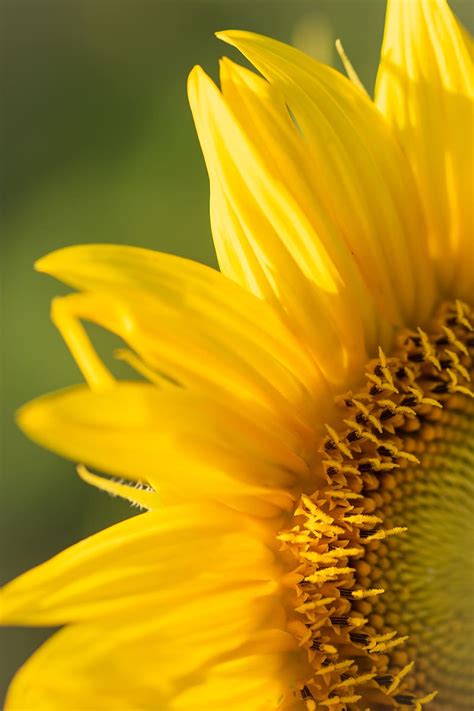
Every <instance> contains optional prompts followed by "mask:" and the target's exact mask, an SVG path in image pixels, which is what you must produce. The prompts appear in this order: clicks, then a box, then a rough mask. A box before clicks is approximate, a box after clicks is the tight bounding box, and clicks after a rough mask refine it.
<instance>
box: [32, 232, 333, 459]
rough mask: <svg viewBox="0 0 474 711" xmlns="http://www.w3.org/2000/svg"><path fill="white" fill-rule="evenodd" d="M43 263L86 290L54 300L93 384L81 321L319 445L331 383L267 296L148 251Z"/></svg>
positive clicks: (112, 250)
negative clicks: (320, 406) (319, 405)
mask: <svg viewBox="0 0 474 711" xmlns="http://www.w3.org/2000/svg"><path fill="white" fill-rule="evenodd" d="M38 268H39V269H41V270H42V271H45V272H48V273H50V274H52V275H54V276H56V277H58V278H61V279H62V280H63V281H66V283H68V284H71V285H72V286H75V287H78V288H81V289H85V290H87V293H84V294H76V295H71V296H68V297H66V298H65V299H57V300H55V302H54V304H53V318H54V320H55V322H56V324H57V325H58V327H59V328H60V330H61V332H62V333H63V335H64V337H65V339H66V340H67V342H68V344H69V346H70V347H71V350H72V352H73V354H74V356H75V357H76V360H77V362H78V364H79V366H80V367H81V369H82V371H83V373H84V374H85V376H86V378H87V379H88V380H89V382H90V383H91V385H92V386H93V387H94V386H95V385H96V382H98V380H99V379H98V378H93V379H92V380H91V379H90V378H89V377H88V376H89V374H90V373H91V372H95V370H94V367H91V365H90V360H89V358H88V354H89V352H90V345H87V346H84V345H83V339H84V337H85V334H84V333H82V334H81V338H80V339H79V340H78V339H77V333H78V327H77V324H78V323H79V320H80V319H85V320H89V321H93V322H95V323H98V324H99V325H101V326H103V327H104V328H107V329H109V330H111V331H113V332H114V333H116V334H117V335H119V336H120V337H121V338H123V339H124V340H125V341H127V343H128V344H129V345H130V346H131V347H132V348H133V349H134V350H135V351H136V352H137V353H138V354H139V355H140V357H141V358H142V359H143V360H144V361H145V362H146V363H147V365H148V366H151V367H152V368H153V369H154V370H155V371H156V372H157V373H166V374H167V375H168V376H169V377H171V378H172V379H173V380H175V381H178V382H180V383H181V384H183V385H185V386H186V387H189V388H191V389H193V390H194V391H198V390H199V391H201V392H203V394H208V395H209V396H212V397H213V398H217V397H218V396H219V393H221V397H222V398H223V399H224V401H225V402H226V401H227V400H228V398H229V396H231V397H232V398H234V399H235V401H236V402H237V401H239V400H240V401H241V402H242V408H243V409H244V410H248V409H249V408H248V404H249V400H250V401H253V402H255V404H256V405H258V406H259V407H260V408H262V407H263V408H264V409H265V410H266V411H267V413H268V415H269V416H271V417H272V418H273V419H274V420H275V419H276V420H278V419H279V420H280V423H281V424H283V426H284V427H285V428H286V430H287V431H288V432H290V431H291V432H297V433H299V434H298V436H299V437H300V438H306V439H307V448H308V449H309V450H312V449H314V431H315V429H316V426H317V423H318V421H319V418H318V417H317V413H316V408H315V402H316V401H317V400H318V399H320V398H321V396H324V395H325V394H326V385H325V383H324V380H323V378H322V376H321V374H320V373H319V371H318V369H317V366H316V365H315V364H314V362H312V361H311V359H310V358H309V355H308V354H307V352H305V350H304V348H303V347H302V345H301V344H300V343H298V341H297V340H296V339H295V337H294V336H292V334H291V332H290V331H289V330H288V329H287V328H286V327H285V326H284V325H283V324H282V323H281V321H280V320H279V319H278V317H277V316H276V314H275V313H274V312H273V310H272V309H271V308H270V307H269V306H268V305H267V304H265V303H264V302H263V301H261V300H259V299H256V298H255V297H253V296H252V295H251V294H248V293H246V292H245V291H244V290H242V289H240V288H239V287H238V286H236V285H234V284H233V283H232V282H230V281H229V280H227V279H225V278H224V277H223V276H222V275H220V274H218V273H217V272H215V271H214V270H212V269H209V268H208V267H204V266H202V265H199V264H195V263H193V262H190V261H189V260H184V259H180V258H178V257H172V256H171V255H165V254H159V253H154V252H150V251H148V250H140V249H134V248H127V247H115V246H110V245H85V246H83V247H71V248H67V249H64V250H60V251H58V252H55V253H53V254H50V255H48V256H47V257H45V258H43V259H42V260H40V262H39V263H38ZM97 292H99V293H97ZM71 334H72V336H71ZM84 354H86V356H85V357H84ZM92 362H93V364H95V360H93V361H92ZM308 438H309V439H308Z"/></svg>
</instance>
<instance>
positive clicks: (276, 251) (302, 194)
mask: <svg viewBox="0 0 474 711" xmlns="http://www.w3.org/2000/svg"><path fill="white" fill-rule="evenodd" d="M230 66H231V65H229V63H226V64H224V65H223V67H227V70H226V71H227V74H229V73H230V71H231V70H230ZM232 72H233V73H235V70H232ZM224 76H225V75H224ZM259 81H260V82H262V81H263V80H261V79H260V80H259ZM233 83H234V84H236V83H237V82H236V81H234V82H233ZM188 86H189V98H190V103H191V107H192V109H193V114H194V119H195V122H196V126H197V129H198V133H199V137H200V141H201V145H202V148H203V151H204V156H205V158H206V163H207V167H208V172H209V176H210V183H211V223H212V229H213V235H214V239H215V241H216V246H217V250H218V254H219V255H220V257H221V259H220V262H221V267H222V268H223V269H226V271H227V273H228V274H229V276H231V277H232V278H233V279H236V280H238V281H240V283H242V285H243V286H245V287H247V288H250V289H252V290H253V291H254V292H255V293H256V294H257V295H259V296H262V297H263V298H265V299H266V300H267V301H268V302H269V303H272V304H273V305H274V307H275V308H276V309H279V312H280V314H281V317H282V319H283V320H285V321H286V323H287V324H288V327H289V328H291V329H292V330H293V331H294V333H295V334H296V335H297V336H298V337H299V338H300V339H301V340H302V341H303V342H304V343H305V345H306V346H307V348H308V349H309V350H310V353H311V354H312V357H313V358H314V360H315V361H316V362H317V363H318V364H319V365H320V367H321V368H322V370H323V372H324V375H325V377H326V378H327V379H328V380H329V381H330V382H331V383H332V384H333V385H334V387H336V388H341V387H344V386H345V384H346V381H347V378H348V372H350V371H351V369H355V368H359V367H361V365H362V362H363V360H364V351H365V345H364V335H365V329H364V328H363V327H362V326H361V322H360V318H359V315H358V314H357V313H351V317H350V318H349V316H348V314H347V310H346V311H345V310H344V307H345V306H346V307H347V303H348V302H349V301H350V298H349V294H348V293H347V291H348V290H349V291H350V293H351V295H352V304H353V303H354V301H358V302H361V303H362V304H365V303H366V302H368V299H367V298H365V299H359V298H354V290H355V293H357V294H360V293H361V289H362V286H361V280H360V277H359V276H358V272H357V270H354V268H353V266H352V263H353V260H352V257H351V255H350V253H349V251H348V249H347V247H346V246H345V245H343V244H342V243H341V240H340V239H338V233H337V231H335V230H334V226H333V223H332V221H330V220H328V219H327V217H326V216H325V215H324V214H321V213H318V212H317V211H315V209H314V204H315V201H314V199H313V195H312V194H311V190H310V188H309V187H308V185H307V184H306V185H305V176H304V159H302V156H303V147H302V146H301V147H299V149H298V151H295V150H294V143H295V141H294V140H293V141H292V139H293V138H295V136H292V133H295V130H294V126H293V127H292V126H291V125H289V126H285V124H284V121H283V119H282V118H280V120H278V119H277V118H273V117H272V113H277V108H278V105H276V108H274V111H273V112H272V111H268V110H267V111H266V113H265V109H266V108H267V107H268V106H270V107H271V106H272V104H268V102H266V103H265V96H264V95H263V96H262V92H258V93H257V92H255V95H254V97H252V96H251V97H250V98H249V99H248V102H247V105H249V104H250V105H251V106H252V109H253V112H252V114H250V116H249V115H246V112H245V109H244V107H245V104H241V105H240V111H239V113H238V115H236V114H235V112H234V111H233V110H232V109H231V107H230V106H229V104H233V105H238V104H239V101H238V98H237V99H236V97H235V96H234V94H235V93H236V92H237V90H235V89H234V90H233V91H231V90H230V86H231V82H230V80H229V77H227V79H226V81H225V83H224V86H225V88H226V96H227V97H229V98H228V99H227V100H226V96H222V95H221V94H220V92H219V91H218V90H217V88H216V87H215V86H214V84H213V83H212V82H211V80H210V79H209V78H208V77H207V76H206V75H205V74H204V73H203V72H202V70H200V69H199V68H195V70H193V72H192V73H191V75H190V77H189V85H188ZM253 89H254V87H250V88H248V83H246V84H243V85H241V86H239V90H240V92H242V93H244V92H246V91H247V93H249V92H251V91H253ZM252 102H253V103H252ZM257 102H260V103H257ZM264 103H265V108H264V107H263V104H264ZM255 105H256V106H255ZM233 108H235V106H233ZM258 108H261V111H260V112H259V111H258ZM256 109H257V110H256ZM285 110H286V109H285ZM247 114H248V112H247ZM255 114H257V115H258V117H259V118H260V123H261V124H262V125H266V129H267V130H266V131H265V132H266V134H267V137H266V139H265V140H264V141H260V142H259V141H255V140H254V139H253V133H250V132H249V133H247V131H246V129H248V127H249V124H251V123H254V121H252V119H253V118H254V116H255ZM255 123H257V125H258V121H257V120H255ZM287 134H289V135H287ZM250 136H252V138H251V137H250ZM275 164H276V165H278V166H279V169H278V171H277V170H276V168H275ZM292 176H294V185H293V184H292ZM290 186H291V187H290ZM323 223H324V225H323ZM318 227H319V228H320V230H321V231H322V232H323V234H324V236H326V237H327V240H326V243H324V241H323V240H322V238H321V235H320V234H319V233H318V229H317V228H318ZM328 246H329V247H332V249H333V252H337V253H338V256H339V263H336V261H335V260H334V258H333V255H331V253H330V251H329V247H328ZM222 255H224V256H223V257H222ZM229 255H230V256H229ZM239 263H240V265H244V266H243V268H242V267H241V266H237V268H234V265H236V264H237V265H239ZM242 274H243V278H242ZM348 275H350V277H349V276H348ZM349 285H350V286H349ZM364 295H365V297H366V296H367V295H366V294H364ZM362 312H363V311H362ZM357 358H358V359H359V361H360V362H358V363H356V364H354V362H353V361H354V359H357Z"/></svg>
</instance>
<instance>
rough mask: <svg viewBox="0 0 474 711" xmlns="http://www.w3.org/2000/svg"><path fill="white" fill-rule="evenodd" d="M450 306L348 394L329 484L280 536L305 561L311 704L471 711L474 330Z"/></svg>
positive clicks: (302, 633) (322, 465)
mask: <svg viewBox="0 0 474 711" xmlns="http://www.w3.org/2000/svg"><path fill="white" fill-rule="evenodd" d="M471 324H472V313H471V310H470V308H469V307H468V306H467V305H465V304H463V303H461V302H459V301H457V302H455V303H448V304H444V305H443V306H442V307H441V308H440V310H439V312H438V314H437V315H436V317H435V318H434V319H433V321H432V323H431V326H430V327H429V329H427V330H426V331H425V330H421V329H416V330H403V331H402V332H400V333H399V334H398V337H397V339H396V342H395V346H394V348H393V352H392V353H391V355H390V357H387V356H386V355H385V354H384V353H383V352H382V351H379V354H378V358H377V359H374V360H373V361H371V362H370V363H369V365H368V368H367V374H366V376H367V377H366V383H365V385H364V386H363V387H361V388H360V391H358V392H354V393H352V392H350V393H347V394H346V395H344V397H342V398H339V399H338V405H339V409H340V423H341V424H340V425H338V424H337V423H334V422H333V423H331V426H328V427H327V435H326V436H325V437H324V439H323V441H322V442H321V447H320V454H321V458H320V462H319V464H318V470H317V471H316V472H315V480H316V481H318V482H321V485H320V486H319V487H318V489H317V490H315V491H313V492H311V493H307V494H303V495H302V497H301V500H300V501H299V503H298V505H297V507H296V508H295V511H294V518H293V521H292V523H291V527H290V528H289V529H288V530H285V531H282V533H281V534H280V536H279V539H280V541H281V543H282V548H283V549H284V550H285V551H286V552H285V555H288V556H289V559H291V560H292V561H293V564H296V567H295V573H296V578H295V577H293V581H294V580H295V579H296V580H297V581H298V582H297V583H296V586H295V587H294V589H293V591H292V594H293V596H294V602H295V604H294V610H295V613H294V616H293V617H292V619H291V622H290V623H289V625H290V629H291V631H292V632H293V634H294V635H296V637H297V638H298V641H299V644H300V646H302V647H305V648H306V653H307V660H308V673H307V677H306V678H304V679H302V686H301V688H300V690H299V692H298V695H299V698H300V699H302V700H303V701H304V703H305V704H306V706H307V708H308V709H309V710H312V709H315V708H328V709H332V710H334V711H343V710H344V709H347V710H348V711H349V709H350V710H351V711H379V710H381V711H383V709H386V708H399V709H404V708H409V709H415V710H416V711H420V710H421V709H422V708H423V707H424V706H425V704H428V703H429V702H432V703H430V709H444V710H451V711H462V710H466V711H467V709H470V708H471V707H472V697H473V692H474V682H473V675H472V669H471V660H472V657H473V653H474V649H473V640H474V626H473V625H474V623H473V618H474V616H473V609H472V583H473V580H472V570H473V564H472V560H471V558H470V556H472V540H473V535H472V534H473V531H472V525H473V524H472V522H473V520H474V516H473V514H474V512H473V511H472V501H473V496H472V492H473V487H474V481H473V463H474V437H473V434H474V399H473V397H472V389H471V383H470V381H471V375H472V372H473V352H474V331H473V328H472V325H471Z"/></svg>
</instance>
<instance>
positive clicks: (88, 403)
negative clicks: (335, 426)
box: [19, 382, 308, 516]
mask: <svg viewBox="0 0 474 711" xmlns="http://www.w3.org/2000/svg"><path fill="white" fill-rule="evenodd" d="M19 424H20V426H21V427H22V428H23V430H24V431H25V432H26V433H27V434H28V435H29V436H30V437H31V438H32V439H33V440H35V441H36V442H38V443H39V444H41V445H42V446H44V447H47V448H48V449H52V450H53V451H55V452H58V453H59V454H61V455H62V456H64V457H67V458H69V459H72V460H73V461H76V462H82V463H84V464H86V465H89V466H91V467H94V468H97V469H99V470H101V471H103V472H106V473H108V474H112V475H115V476H119V477H126V478H128V479H132V480H139V481H146V482H148V483H150V484H151V485H152V486H153V487H154V488H155V489H156V490H158V491H159V492H160V494H161V496H162V499H163V501H164V502H165V503H169V502H174V501H181V500H183V499H186V500H194V501H206V500H208V499H209V500H213V501H221V502H223V503H225V504H229V505H231V506H233V507H235V508H238V509H242V510H244V511H249V512H252V513H255V514H257V515H264V516H268V515H274V514H276V513H278V510H279V509H281V508H288V506H290V505H291V500H292V496H291V491H292V490H293V491H295V492H297V491H298V490H300V488H301V486H302V484H303V482H304V479H305V477H306V476H307V475H308V467H307V465H306V463H305V461H304V460H303V459H302V458H301V457H300V456H298V455H297V454H296V453H294V452H293V451H292V450H291V449H290V448H289V447H288V446H287V445H285V443H284V442H282V441H281V440H280V439H279V437H278V432H276V431H273V432H272V431H270V430H268V429H267V428H266V427H265V425H262V426H259V425H258V424H257V423H256V422H251V421H249V420H246V419H245V418H244V417H243V416H242V415H241V414H240V413H239V412H236V411H235V410H234V409H233V408H232V403H229V405H228V407H227V408H225V407H223V405H222V404H221V403H216V402H212V400H209V399H206V398H203V397H200V396H199V395H194V394H192V393H190V392H188V391H186V390H183V389H178V388H176V389H175V391H174V392H161V391H159V390H158V388H156V387H155V386H153V385H151V384H146V383H127V382H121V383H119V384H117V385H116V386H114V387H112V388H110V389H108V390H101V391H93V390H90V389H89V388H88V387H87V386H79V387H77V388H70V389H68V390H65V391H62V392H59V393H56V394H53V395H48V396H45V397H42V398H38V399H37V400H34V401H33V402H31V403H29V404H28V405H26V406H25V408H23V409H22V410H21V411H20V413H19ZM293 495H294V494H293Z"/></svg>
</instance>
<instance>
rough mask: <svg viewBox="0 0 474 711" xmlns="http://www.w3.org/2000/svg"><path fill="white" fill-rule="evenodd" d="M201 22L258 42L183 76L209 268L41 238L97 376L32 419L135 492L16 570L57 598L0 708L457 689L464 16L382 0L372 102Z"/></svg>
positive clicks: (466, 452) (466, 467) (375, 696)
mask: <svg viewBox="0 0 474 711" xmlns="http://www.w3.org/2000/svg"><path fill="white" fill-rule="evenodd" d="M218 36H219V37H220V38H221V39H223V40H224V41H225V42H227V43H229V44H231V45H233V46H235V47H236V48H237V49H239V50H240V51H241V52H242V54H243V55H244V56H245V57H246V58H247V59H248V60H249V61H250V62H251V64H253V66H254V67H255V68H256V70H257V71H258V72H259V73H258V74H257V73H256V72H253V71H251V70H248V69H244V68H243V67H241V66H239V65H237V64H235V63H233V62H231V61H230V60H228V59H223V60H222V62H221V67H220V88H218V87H217V86H216V85H215V84H214V83H213V82H212V81H211V79H209V77H207V75H206V74H205V73H204V71H203V70H202V69H201V68H199V67H196V68H195V69H194V70H193V71H192V72H191V75H190V77H189V98H190V103H191V108H192V112H193V116H194V119H195V123H196V127H197V131H198V135H199V139H200V142H201V145H202V149H203V153H204V158H205V161H206V165H207V169H208V173H209V179H210V192H211V205H210V211H211V226H212V232H213V238H214V242H215V246H216V251H217V255H218V260H219V265H220V269H221V272H217V271H215V270H213V269H211V268H208V267H205V266H203V265H200V264H197V263H194V262H191V261H189V260H186V259H182V258H179V257H175V256H172V255H168V254H160V253H157V252H150V251H148V250H144V249H137V248H132V247H123V246H110V245H83V246H75V247H69V248H66V249H63V250H59V251H57V252H54V253H52V254H50V255H48V256H46V257H44V258H42V259H40V260H39V262H38V263H37V269H38V270H39V271H42V272H45V273H47V274H50V275H52V276H54V277H56V278H58V279H60V280H61V281H63V282H64V283H66V284H68V285H69V286H71V287H72V288H73V289H75V291H74V292H73V293H71V294H69V295H67V296H64V297H61V298H58V299H55V301H54V302H53V306H52V318H53V321H54V322H55V324H56V325H57V327H58V328H59V330H60V332H61V333H62V335H63V337H64V339H65V341H66V343H67V345H68V347H69V348H70V350H71V352H72V354H73V356H74V358H75V360H76V362H77V364H78V366H79V368H80V370H81V372H82V374H83V376H84V378H85V381H86V383H85V384H83V385H78V386H75V387H71V388H68V389H65V390H63V391H61V392H58V393H54V394H52V395H47V396H44V397H41V398H38V399H37V400H35V401H33V402H31V403H29V404H27V405H25V406H24V407H23V408H22V409H21V410H20V412H19V415H18V421H19V424H20V426H21V427H22V429H23V430H24V431H25V432H26V433H27V434H28V435H29V436H30V437H31V438H32V439H34V440H35V441H37V442H38V443H39V444H41V445H42V446H45V447H47V448H50V449H52V450H53V451H55V452H57V453H59V454H61V455H63V456H65V457H67V458H69V459H71V460H73V461H75V462H77V463H79V465H78V473H79V475H80V476H81V478H82V479H84V481H86V482H88V483H90V484H92V485H94V486H97V487H98V488H99V489H102V490H104V491H106V492H108V493H110V494H113V495H118V496H121V497H123V498H125V499H127V500H128V501H130V502H131V503H132V504H135V505H137V506H139V507H140V508H141V509H143V511H142V512H141V513H139V514H137V515H136V516H134V517H132V518H131V519H129V520H126V521H123V522H122V523H119V524H117V525H115V526H112V527H110V528H108V529H106V530H104V531H102V532H100V533H98V534H96V535H94V536H91V537H90V538H88V539H85V540H84V541H81V542H80V543H78V544H76V545H74V546H72V547H71V548H69V549H67V550H66V551H63V552H62V553H59V554H58V555H57V556H55V557H54V558H52V559H51V560H50V561H47V562H46V563H44V564H42V565H40V566H38V567H37V568H35V569H33V570H31V571H29V572H26V573H24V574H23V575H21V576H20V577H19V578H17V579H16V580H14V581H12V582H11V583H9V584H8V585H7V586H5V588H4V589H3V591H2V607H1V618H2V620H3V622H4V623H5V624H23V625H42V626H61V629H60V630H59V631H58V632H56V633H54V634H53V635H52V637H51V638H50V639H49V640H48V641H47V642H46V643H45V644H44V645H43V646H42V647H40V648H39V650H38V651H37V652H36V653H35V654H34V655H33V656H32V657H31V658H30V660H28V661H27V662H26V664H25V665H24V666H23V667H22V668H21V669H20V670H19V672H18V673H17V675H16V677H15V679H14V680H13V682H12V685H11V687H10V691H9V694H8V698H7V702H6V709H7V711H20V710H23V711H25V710H29V709H31V710H32V709H35V711H36V710H38V711H41V710H42V709H44V710H45V711H46V709H48V710H52V709H55V710H57V711H59V710H63V709H78V710H79V709H81V711H102V710H109V711H117V709H120V710H122V709H123V710H124V711H127V710H128V711H139V710H143V711H148V710H150V709H163V710H167V711H181V710H182V711H184V710H185V709H186V711H189V710H192V711H208V710H209V709H214V710H215V711H221V710H223V709H226V711H232V709H234V710H235V711H241V710H242V709H245V711H271V710H272V709H282V711H297V710H300V711H305V709H306V711H316V710H317V709H329V710H331V711H344V710H346V711H383V710H384V709H397V708H399V709H403V708H411V709H415V710H416V711H421V709H424V708H425V707H426V708H430V709H440V710H444V711H449V710H452V711H468V709H471V708H472V699H473V692H474V685H473V681H472V673H471V672H472V669H471V668H470V665H471V659H472V656H473V653H474V649H473V640H474V628H473V620H474V615H473V607H472V595H471V587H472V580H471V579H470V570H472V558H471V556H472V545H470V542H472V528H471V527H472V523H471V521H472V520H473V518H474V517H473V507H474V497H473V486H474V481H473V476H472V474H473V466H472V465H473V454H474V432H473V423H474V400H473V390H472V382H471V381H472V374H473V370H474V367H473V357H474V314H473V311H472V306H473V303H474V283H473V278H472V266H473V264H472V257H473V253H472V234H473V230H472V228H473V224H472V221H473V216H472V193H473V172H474V171H473V162H472V161H473V156H472V138H473V130H472V127H473V126H472V119H473V114H472V111H473V109H472V107H473V95H474V74H473V71H472V69H473V68H472V41H471V38H470V37H469V36H468V34H467V32H466V31H465V30H464V29H463V28H462V27H461V26H460V25H459V23H458V22H457V21H456V19H455V18H454V17H453V15H452V14H451V12H450V10H449V7H448V5H447V4H446V2H444V0H413V1H412V0H389V2H388V6H387V17H386V27H385V35H384V41H383V46H382V55H381V63H380V69H379V74H378V78H377V86H376V94H375V101H374V102H372V101H371V99H370V98H369V97H368V96H367V95H366V94H365V92H364V91H363V89H362V88H361V87H360V86H359V85H358V84H357V83H352V82H351V81H350V80H349V79H346V78H345V77H344V76H342V75H341V74H340V73H338V72H336V71H335V70H333V69H331V68H329V67H326V66H324V65H321V64H319V63H317V62H316V61H314V60H312V59H310V58H309V57H307V56H305V55H304V54H302V53H301V52H299V51H297V50H296V49H293V48H291V47H289V46H287V45H285V44H282V43H280V42H277V41H276V40H272V39H269V38H266V37H262V36H260V35H256V34H252V33H247V32H241V31H230V32H224V33H219V35H218ZM82 321H90V322H93V323H96V324H98V325H99V326H102V327H104V328H106V329H108V330H109V331H111V332H112V333H114V334H116V335H117V336H119V337H120V338H121V339H122V341H123V342H124V344H125V347H124V348H123V349H121V350H120V351H119V352H118V353H117V357H119V358H120V359H122V360H124V361H126V362H127V363H128V364H129V365H130V367H131V368H132V369H133V371H135V373H134V374H135V375H136V374H138V375H139V376H140V378H141V379H140V380H136V379H135V380H131V381H118V380H116V378H115V377H114V376H113V374H112V373H111V372H110V371H109V369H108V368H107V367H106V365H105V364H104V363H103V362H102V360H101V358H100V357H99V356H98V354H97V353H96V351H95V350H94V348H93V346H92V344H91V342H90V340H89V339H88V336H87V334H86V332H85V330H84V328H83V326H82ZM93 470H97V471H100V472H102V474H97V473H95V472H94V471H93Z"/></svg>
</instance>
